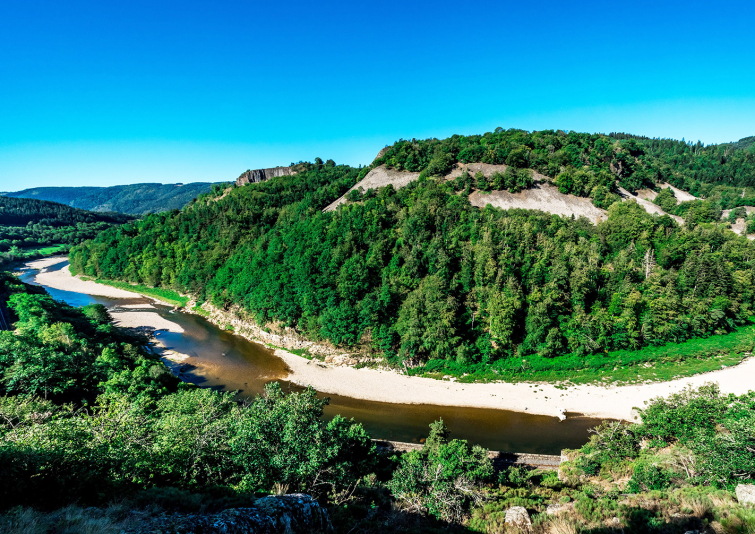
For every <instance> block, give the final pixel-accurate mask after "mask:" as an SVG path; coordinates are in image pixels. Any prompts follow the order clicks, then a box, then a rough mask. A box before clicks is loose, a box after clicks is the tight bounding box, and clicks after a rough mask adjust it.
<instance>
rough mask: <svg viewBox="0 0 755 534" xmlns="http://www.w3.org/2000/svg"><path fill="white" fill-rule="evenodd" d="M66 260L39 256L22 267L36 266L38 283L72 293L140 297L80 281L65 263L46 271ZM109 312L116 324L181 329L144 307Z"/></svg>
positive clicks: (172, 330) (90, 282) (148, 305)
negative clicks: (55, 269)
mask: <svg viewBox="0 0 755 534" xmlns="http://www.w3.org/2000/svg"><path fill="white" fill-rule="evenodd" d="M67 261H68V258H65V257H60V256H58V257H55V258H43V259H41V260H36V261H31V262H29V263H27V264H26V266H27V267H30V268H32V269H40V272H39V274H37V276H35V277H34V280H35V281H36V282H37V283H38V284H42V285H45V286H49V287H52V288H54V289H60V290H63V291H74V292H76V293H85V294H87V295H96V296H100V297H110V298H116V299H138V298H142V297H141V295H139V294H138V293H133V292H131V291H125V290H123V289H118V288H115V287H110V286H106V285H103V284H98V283H96V282H92V281H89V280H82V279H81V278H78V277H75V276H73V275H72V274H71V271H69V270H68V267H67V266H66V267H63V268H62V269H59V270H57V271H48V270H47V269H48V268H50V267H53V266H55V265H58V264H60V263H61V262H67ZM153 300H154V299H153ZM119 307H120V308H128V307H136V308H154V306H152V305H151V304H133V305H132V304H124V305H120V306H119ZM110 315H112V316H113V322H114V323H115V325H116V326H122V327H126V328H137V327H140V326H146V327H150V328H154V329H155V330H168V331H169V332H175V333H177V334H180V333H182V332H183V331H184V330H183V328H181V326H180V325H178V324H176V323H174V322H172V321H169V320H167V319H164V318H163V317H161V316H160V315H159V314H158V313H156V312H151V311H144V310H140V311H111V312H110Z"/></svg>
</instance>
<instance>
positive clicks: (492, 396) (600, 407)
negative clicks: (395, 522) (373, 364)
mask: <svg viewBox="0 0 755 534" xmlns="http://www.w3.org/2000/svg"><path fill="white" fill-rule="evenodd" d="M275 355H276V356H279V357H280V358H282V359H283V360H284V361H285V362H286V364H288V366H289V368H290V369H291V372H292V373H291V375H289V376H288V378H287V380H290V381H291V382H294V383H296V384H299V385H301V386H308V385H309V386H312V387H314V388H315V389H316V390H318V391H321V392H323V393H331V394H337V395H343V396H346V397H354V398H357V399H365V400H373V401H380V402H393V403H400V404H437V405H442V406H465V407H472V408H495V409H500V410H513V411H516V412H527V413H534V414H542V415H553V416H556V415H557V414H558V412H559V410H561V409H563V410H565V411H567V412H576V413H582V414H585V415H588V416H591V417H605V418H611V419H625V420H631V412H632V408H633V407H635V406H636V407H640V408H642V407H643V406H644V401H646V400H650V399H652V398H654V397H658V396H666V395H669V394H670V393H675V392H678V391H681V390H682V389H684V388H685V387H686V386H687V385H690V384H691V385H692V386H693V387H698V386H700V385H702V384H704V383H706V382H717V383H718V384H719V386H720V387H721V390H722V391H723V392H724V393H735V394H738V395H740V394H742V393H746V392H747V391H749V390H751V389H753V388H754V387H755V359H753V358H750V359H748V360H747V361H745V362H743V363H741V364H740V365H738V366H736V367H729V368H726V369H722V370H720V371H714V372H711V373H705V374H701V375H696V376H692V377H688V378H683V379H679V380H673V381H670V382H659V383H655V384H643V385H638V386H619V387H601V386H576V387H570V388H568V390H561V389H557V388H556V387H554V386H552V385H549V384H539V383H518V384H510V383H507V382H496V383H489V384H479V383H478V384H462V383H458V382H449V381H445V380H435V379H432V378H421V377H416V376H411V377H410V376H405V375H400V374H398V373H394V372H391V371H378V370H374V369H354V368H352V367H329V366H325V365H324V364H321V363H320V362H318V361H314V360H307V359H305V358H302V357H300V356H297V355H295V354H292V353H290V352H287V351H285V350H280V349H278V350H276V351H275Z"/></svg>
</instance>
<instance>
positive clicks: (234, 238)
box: [70, 151, 755, 369]
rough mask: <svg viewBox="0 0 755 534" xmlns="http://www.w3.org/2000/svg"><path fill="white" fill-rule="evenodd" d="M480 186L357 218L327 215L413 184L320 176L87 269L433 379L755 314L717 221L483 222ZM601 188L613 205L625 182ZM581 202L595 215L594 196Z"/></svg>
mask: <svg viewBox="0 0 755 534" xmlns="http://www.w3.org/2000/svg"><path fill="white" fill-rule="evenodd" d="M386 155H390V151H388V152H387V154H386ZM377 163H380V161H379V160H378V162H377ZM462 163H463V162H462ZM382 164H385V163H384V162H383V163H382ZM491 165H492V164H491ZM377 166H378V167H379V165H377ZM470 168H471V169H472V170H474V167H470ZM512 168H514V169H516V168H515V167H513V165H511V166H508V165H507V167H506V170H505V173H504V174H501V173H500V172H499V173H497V174H496V173H495V172H494V173H493V174H492V175H491V178H493V180H492V181H493V183H496V181H497V183H498V184H499V185H505V186H506V189H507V190H509V194H511V195H521V194H522V193H523V192H525V191H530V192H531V191H533V190H535V189H536V188H534V187H532V188H530V189H527V184H528V179H533V180H534V178H533V176H534V175H532V174H530V172H529V171H527V170H526V169H525V170H521V169H516V170H515V172H514V171H512V170H511V169H512ZM394 170H395V171H397V169H394ZM468 171H469V169H467V172H466V173H464V172H463V171H462V172H461V174H460V175H459V176H458V177H457V178H454V179H449V180H444V179H437V178H433V177H429V178H428V179H421V178H420V176H417V179H416V180H413V181H410V182H409V183H408V184H406V185H403V187H399V188H396V187H395V186H394V187H393V188H387V187H383V188H379V189H374V188H373V189H370V190H367V191H362V192H359V191H352V193H350V194H349V195H348V200H349V202H348V203H345V204H343V205H340V206H338V207H337V208H336V209H334V210H333V211H323V210H324V209H325V208H326V207H328V206H329V205H331V204H332V203H333V202H334V201H336V200H338V199H339V198H340V197H341V196H342V195H344V194H345V193H346V192H347V191H349V190H350V189H353V187H354V186H355V185H356V184H357V183H359V182H360V181H361V180H363V179H365V178H367V177H368V176H369V175H370V173H373V174H372V176H373V177H375V176H376V175H378V176H382V177H383V178H387V179H389V180H393V183H395V184H398V185H401V184H400V183H399V182H398V181H397V180H398V179H401V178H402V177H403V178H407V177H408V175H396V174H395V173H393V172H387V171H384V170H383V171H380V173H375V171H374V168H365V169H354V168H350V167H347V166H337V165H335V164H334V163H333V164H321V163H316V164H304V165H303V168H302V170H301V171H298V172H297V174H295V175H292V176H281V177H277V178H272V179H270V180H267V181H264V182H261V183H257V184H250V185H246V186H243V187H235V188H231V189H230V190H228V191H224V192H220V191H218V192H217V193H216V194H215V195H214V200H215V201H213V202H204V201H203V202H194V203H191V204H190V205H188V206H187V207H186V208H184V210H183V211H181V212H180V213H165V214H157V215H152V216H149V217H147V218H146V219H145V220H143V221H138V222H136V223H133V224H129V225H127V226H126V227H125V228H124V230H123V231H113V230H110V231H106V232H103V233H102V234H100V235H99V236H98V237H97V238H96V239H95V240H94V241H93V242H87V243H84V244H82V245H80V246H78V247H75V248H74V250H72V252H71V254H70V259H71V265H72V268H73V269H74V270H75V271H76V272H80V273H84V274H87V275H89V276H97V277H104V278H114V279H125V280H129V281H132V282H140V283H145V284H147V285H157V286H165V287H170V288H173V289H177V290H179V291H181V292H187V293H191V294H193V295H194V296H196V298H197V299H199V300H200V301H202V300H207V301H210V302H211V303H213V304H214V305H215V306H217V307H222V308H224V309H229V308H233V309H237V310H239V313H241V314H243V315H244V316H245V317H247V318H248V319H250V320H254V321H256V322H257V323H259V324H262V325H265V324H276V325H287V326H293V327H295V328H296V329H297V330H298V331H299V332H300V333H301V334H302V335H303V336H304V337H306V338H308V339H312V340H316V341H321V342H330V343H332V344H334V345H339V346H342V347H351V348H352V349H353V350H360V349H361V350H367V351H375V352H378V353H382V354H384V355H386V357H387V358H389V359H390V360H391V361H393V362H395V363H397V364H399V365H402V364H406V365H407V366H412V365H417V364H422V363H425V364H427V365H428V366H431V365H430V364H431V363H432V366H431V367H432V368H433V369H442V368H444V366H447V365H458V366H461V368H464V366H467V365H472V364H479V365H483V366H491V367H492V368H494V369H496V368H498V367H496V366H510V365H519V364H521V365H523V366H525V367H532V366H535V365H537V366H543V368H553V367H558V366H567V367H569V368H571V367H572V366H575V365H576V366H582V367H584V365H585V363H584V362H585V359H586V358H597V359H600V358H602V357H603V356H602V355H605V354H606V351H612V350H619V349H639V348H642V347H646V346H652V345H658V344H663V343H666V342H675V343H678V342H680V341H683V340H688V339H691V338H695V337H707V336H710V335H714V334H722V333H726V332H729V331H731V330H732V329H733V328H735V327H736V326H737V325H740V324H742V323H743V322H745V321H746V320H747V317H748V316H749V315H750V314H751V310H752V309H753V304H755V300H754V299H755V286H754V285H753V282H752V280H755V277H753V276H752V275H751V273H752V272H753V268H754V267H755V265H753V263H752V262H751V260H750V258H753V257H755V248H753V247H755V244H753V243H751V242H749V241H748V240H747V239H744V238H741V237H739V236H737V235H736V234H734V233H733V232H730V231H728V230H725V229H724V228H720V227H718V226H717V225H716V224H715V223H711V224H697V223H696V222H695V221H692V222H691V223H690V224H685V225H683V226H680V225H677V224H676V223H675V222H674V221H673V219H671V218H669V217H656V216H652V215H650V214H648V213H646V212H645V210H644V209H643V208H642V207H641V206H640V205H639V204H638V203H636V202H620V201H619V198H618V196H616V198H614V197H613V196H610V195H609V196H606V194H605V193H603V196H602V197H597V196H596V197H595V198H594V199H593V202H595V201H596V199H597V201H598V202H600V201H601V199H602V198H608V200H610V201H611V205H610V207H609V208H608V209H607V210H606V214H607V218H606V220H604V221H601V222H598V224H594V221H591V220H589V219H587V220H586V219H584V218H575V219H572V218H571V217H558V216H555V215H552V214H548V213H543V212H542V211H535V210H524V209H510V210H502V209H497V208H495V207H494V206H490V205H486V206H485V208H484V209H478V208H476V207H475V206H473V205H472V204H471V203H470V201H469V198H468V195H469V193H471V192H472V185H471V180H472V179H474V180H475V183H476V184H477V185H479V186H480V187H481V188H485V187H489V186H490V185H491V183H490V181H489V180H488V178H486V177H485V176H484V175H481V176H479V177H478V176H475V177H472V176H471V174H470V173H469V172H468ZM409 172H415V171H409ZM562 174H563V173H562ZM564 176H567V177H568V178H570V179H571V180H572V181H571V182H566V181H565V180H564V179H563V176H561V174H559V175H558V176H557V178H556V180H555V182H556V185H554V186H548V187H550V188H554V189H555V188H556V187H558V193H559V194H560V195H563V196H564V197H568V194H567V193H562V192H561V189H562V188H567V189H569V190H571V191H576V192H584V190H585V188H586V186H585V184H587V185H590V184H591V183H593V182H590V180H593V179H594V176H593V175H592V174H590V173H586V172H583V171H574V172H570V173H567V174H565V175H564ZM431 178H432V179H431ZM514 179H516V180H520V181H519V182H517V181H516V180H514ZM599 179H600V182H599V183H598V185H595V186H594V188H595V189H598V190H599V189H600V187H604V188H605V186H604V185H601V184H604V183H607V182H608V181H609V180H611V179H612V177H611V175H607V177H606V176H603V175H601V176H600V177H599ZM533 184H534V181H533V182H532V184H531V185H533ZM543 185H544V184H540V185H538V187H542V186H543ZM609 185H610V184H609ZM499 190H500V189H499ZM514 190H519V191H520V192H512V191H514ZM541 191H542V190H541ZM549 191H550V192H552V193H553V194H554V195H555V191H553V189H549ZM525 194H526V193H525ZM474 195H478V197H474V198H484V197H488V198H489V199H491V200H492V199H495V198H497V195H494V194H492V193H491V194H490V195H486V194H483V193H482V192H479V193H474ZM611 195H612V194H611ZM571 196H572V197H573V198H574V199H575V202H579V203H581V204H583V205H584V206H585V208H586V209H587V208H589V209H592V208H590V206H591V205H592V204H591V203H590V200H589V199H588V198H587V197H586V196H581V195H575V194H571ZM486 204H487V203H486ZM593 208H595V209H597V208H596V207H595V206H593ZM525 361H526V364H525V363H524V362H525ZM428 362H429V363H428ZM433 362H434V363H433ZM512 362H514V363H512ZM516 362H518V363H516ZM567 362H568V363H567ZM582 367H580V368H582Z"/></svg>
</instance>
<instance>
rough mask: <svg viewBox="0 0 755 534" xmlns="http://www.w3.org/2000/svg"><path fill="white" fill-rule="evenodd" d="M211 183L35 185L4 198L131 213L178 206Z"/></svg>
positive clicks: (155, 210) (179, 207)
mask: <svg viewBox="0 0 755 534" xmlns="http://www.w3.org/2000/svg"><path fill="white" fill-rule="evenodd" d="M212 185H213V184H211V183H191V184H131V185H117V186H113V187H35V188H33V189H25V190H23V191H17V192H14V193H6V194H5V196H7V197H15V198H36V199H39V200H50V201H52V202H59V203H61V204H66V205H68V206H72V207H76V208H81V209H84V210H91V211H117V212H120V213H130V214H133V215H143V214H145V213H157V212H160V211H168V210H172V209H181V208H182V207H183V206H185V205H186V204H187V203H188V202H190V201H191V200H192V199H193V198H195V197H196V196H197V195H200V194H202V193H207V192H209V191H210V189H211V188H212Z"/></svg>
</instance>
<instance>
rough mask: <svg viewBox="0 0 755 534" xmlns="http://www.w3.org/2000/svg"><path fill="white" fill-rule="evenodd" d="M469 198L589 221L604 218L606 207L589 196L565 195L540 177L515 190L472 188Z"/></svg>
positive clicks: (482, 203)
mask: <svg viewBox="0 0 755 534" xmlns="http://www.w3.org/2000/svg"><path fill="white" fill-rule="evenodd" d="M469 202H470V203H471V204H472V205H473V206H476V207H478V208H484V207H485V206H486V205H488V204H490V205H491V206H493V207H496V208H502V209H511V208H522V209H527V210H540V211H544V212H546V213H552V214H554V215H561V216H562V217H571V216H572V215H574V216H575V217H587V219H588V220H589V221H590V222H591V223H593V224H596V223H599V222H600V221H604V220H605V219H606V218H607V213H606V211H605V210H602V209H600V208H596V207H595V206H594V205H593V203H592V202H591V201H590V199H589V198H582V197H578V196H574V195H565V194H563V193H561V192H560V191H559V190H558V188H557V187H555V186H553V185H551V184H549V183H547V182H544V181H541V182H535V185H533V186H532V187H531V188H529V189H525V190H523V191H520V192H519V193H510V192H509V191H491V192H490V193H488V194H486V193H481V192H479V191H476V192H474V193H472V194H471V195H469Z"/></svg>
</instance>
